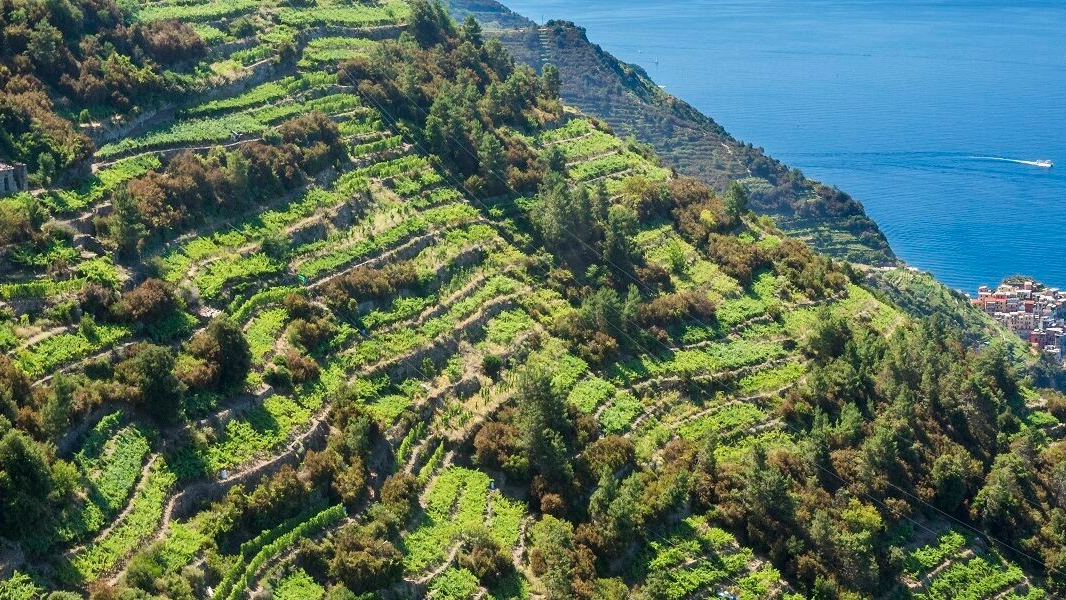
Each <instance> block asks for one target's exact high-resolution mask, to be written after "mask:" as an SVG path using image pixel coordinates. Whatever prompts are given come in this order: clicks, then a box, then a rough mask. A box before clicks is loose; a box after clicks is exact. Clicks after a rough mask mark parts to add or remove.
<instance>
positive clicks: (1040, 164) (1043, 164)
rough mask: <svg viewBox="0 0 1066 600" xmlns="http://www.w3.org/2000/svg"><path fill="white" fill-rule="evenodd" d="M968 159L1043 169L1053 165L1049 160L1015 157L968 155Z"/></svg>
mask: <svg viewBox="0 0 1066 600" xmlns="http://www.w3.org/2000/svg"><path fill="white" fill-rule="evenodd" d="M967 158H969V159H970V160H998V161H1000V162H1009V163H1015V164H1018V165H1029V166H1030V167H1041V168H1044V169H1050V168H1051V167H1054V166H1055V163H1053V162H1051V161H1050V160H1021V159H1017V158H1003V157H1001V156H968V157H967Z"/></svg>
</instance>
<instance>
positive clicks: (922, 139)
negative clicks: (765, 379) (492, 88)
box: [504, 0, 1066, 293]
mask: <svg viewBox="0 0 1066 600" xmlns="http://www.w3.org/2000/svg"><path fill="white" fill-rule="evenodd" d="M504 2H505V4H507V5H508V6H509V7H510V8H512V9H513V10H515V11H517V12H519V13H521V14H523V15H525V16H527V17H529V18H531V19H534V20H536V21H538V22H543V21H544V20H546V19H553V18H556V19H565V20H570V21H574V22H576V23H577V24H578V25H581V26H583V27H585V28H586V29H587V30H588V36H589V38H590V39H591V40H592V41H593V42H595V43H598V44H600V45H601V46H603V47H604V49H606V50H607V51H609V52H611V53H612V54H614V55H616V56H618V57H619V58H621V59H622V60H625V61H627V62H632V63H637V64H640V65H641V66H643V67H645V68H646V70H647V71H648V72H649V73H650V74H651V75H652V77H653V78H654V79H655V80H656V82H658V83H659V84H660V85H662V86H663V87H664V88H666V90H667V91H669V92H671V93H672V94H674V95H676V96H678V97H680V98H682V99H684V100H686V101H688V102H689V103H691V104H692V105H694V106H695V107H697V108H698V109H700V110H701V111H703V112H704V113H706V114H708V115H710V116H711V117H713V118H714V119H715V120H717V121H718V122H719V123H721V124H722V125H723V126H725V128H726V129H727V130H729V132H730V133H732V134H733V135H734V136H735V137H737V138H739V139H741V140H743V141H746V142H751V143H752V144H754V145H756V146H762V147H763V148H765V149H766V151H767V152H768V153H769V154H770V155H772V156H774V157H776V158H778V159H780V160H782V161H784V162H785V163H787V164H789V165H790V166H793V167H798V168H800V169H802V170H803V172H804V173H806V174H807V175H808V176H810V177H813V178H815V179H818V180H821V181H823V182H825V183H827V184H831V185H835V186H837V187H839V188H841V189H842V190H844V191H846V192H848V193H850V194H851V195H853V196H854V197H855V198H857V199H858V200H859V201H861V202H862V203H863V205H864V206H865V207H866V210H867V212H868V213H869V214H870V215H871V216H872V217H873V218H874V219H875V220H876V221H877V223H878V224H879V225H880V226H881V228H882V229H883V230H884V232H885V234H886V235H887V236H888V239H889V242H890V243H891V244H892V248H893V249H894V250H895V251H896V253H897V254H898V255H899V256H900V257H901V258H903V259H904V260H906V261H907V262H908V263H910V264H911V265H913V266H916V267H919V268H921V269H923V270H928V271H931V272H932V273H933V274H934V275H936V276H937V277H938V278H939V279H940V280H941V281H943V282H944V283H946V284H948V285H949V286H951V287H954V288H956V289H960V290H963V291H967V292H971V293H972V292H973V291H974V289H975V288H976V287H977V286H978V285H980V284H982V283H997V282H998V281H999V280H1000V279H1001V278H1003V277H1004V276H1007V275H1011V274H1015V273H1024V274H1029V275H1033V276H1035V277H1037V278H1038V279H1041V280H1043V281H1045V282H1047V283H1049V284H1051V285H1056V286H1060V287H1066V2H1063V1H1062V0H1057V1H1047V0H1026V1H1025V2H1019V1H1017V0H1013V1H1007V0H997V1H993V0H984V1H980V0H954V1H933V0H930V1H916V0H891V1H887V0H853V1H840V2H826V1H805V0H743V1H737V0H726V1H719V0H657V1H654V2H650V1H648V0H641V1H636V0H536V1H534V0H504ZM978 157H981V158H978ZM992 158H999V159H1016V160H1022V161H1025V160H1038V159H1048V160H1052V161H1054V162H1055V163H1056V165H1057V166H1056V168H1053V169H1042V168H1039V167H1036V166H1032V165H1026V164H1022V163H1017V162H1008V161H1006V160H992Z"/></svg>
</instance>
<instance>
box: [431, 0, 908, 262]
mask: <svg viewBox="0 0 1066 600" xmlns="http://www.w3.org/2000/svg"><path fill="white" fill-rule="evenodd" d="M449 5H450V6H451V8H452V10H453V11H454V12H455V13H456V14H457V15H458V16H459V17H460V18H462V17H465V16H466V15H472V16H474V17H476V18H477V19H479V20H480V21H481V23H482V24H483V25H484V26H485V27H486V28H488V29H489V31H490V32H491V33H492V34H493V35H495V36H497V37H498V38H499V39H500V40H501V41H502V42H503V43H504V45H505V46H507V49H508V50H510V51H511V52H512V53H513V54H514V55H515V57H516V58H518V59H519V60H521V61H522V62H525V63H526V64H529V65H531V66H533V67H534V68H536V69H537V70H538V71H539V70H540V69H541V68H543V66H544V65H546V64H552V65H555V66H556V67H558V69H559V71H560V73H561V75H562V80H563V87H562V96H563V99H564V100H565V101H566V102H567V103H569V104H573V105H574V106H577V107H578V108H580V109H581V110H582V111H584V112H586V113H588V114H589V115H592V116H595V117H598V118H601V119H603V120H605V121H607V122H608V123H610V124H611V127H612V128H613V129H614V130H615V132H616V133H618V134H619V135H620V136H630V135H632V136H634V137H636V139H638V140H639V141H641V142H643V143H646V144H649V145H650V146H652V147H653V148H654V149H655V152H656V153H657V154H659V155H660V156H661V157H662V158H663V160H664V161H666V163H667V164H669V165H670V166H672V167H674V168H676V169H677V170H678V171H679V172H680V173H683V174H685V175H689V176H691V177H695V178H697V179H700V180H702V181H704V182H706V183H708V184H710V185H711V186H713V187H715V188H716V189H718V190H719V191H724V190H725V187H726V186H727V185H728V184H729V182H730V181H733V180H741V181H743V182H744V183H745V186H746V187H747V188H748V191H749V193H750V194H751V198H752V207H753V208H754V210H755V211H756V212H758V213H765V214H769V215H771V216H773V217H774V219H776V220H777V222H778V225H779V226H780V227H781V228H782V229H783V230H784V231H785V232H786V233H788V234H789V235H792V236H794V237H799V238H801V239H804V240H806V241H808V242H809V243H810V244H811V245H812V246H814V247H815V248H816V249H818V250H819V251H821V252H824V253H826V254H828V255H830V256H833V257H836V258H842V259H845V260H849V261H851V262H855V263H863V264H872V265H884V264H890V263H892V262H894V260H895V257H894V255H893V254H892V250H891V249H890V248H889V245H888V242H887V240H886V239H885V236H884V234H882V233H881V231H880V229H878V227H877V225H876V224H875V223H874V222H873V221H872V220H871V219H870V218H869V217H867V216H866V213H865V212H864V211H863V209H862V205H860V204H859V203H858V202H856V201H855V200H854V199H852V198H851V197H849V196H848V195H847V194H845V193H843V192H841V191H840V190H837V189H834V188H830V187H828V186H824V185H822V184H820V183H818V182H814V181H811V180H809V179H806V178H805V177H803V175H802V173H800V172H799V171H796V170H792V171H790V170H789V169H788V168H787V167H786V166H785V165H782V164H781V163H780V162H778V161H776V160H774V159H772V158H770V157H768V156H766V155H765V154H764V153H763V151H762V150H761V149H760V148H755V147H753V146H751V145H750V144H744V143H741V142H739V141H737V140H736V139H734V138H733V137H731V136H730V135H729V134H728V133H727V132H726V131H725V129H723V128H722V127H721V126H720V125H719V124H717V123H715V122H714V121H713V120H712V119H711V118H710V117H707V116H705V115H703V114H702V113H700V112H699V111H697V110H696V109H694V108H693V107H692V106H690V105H689V104H687V103H685V102H684V101H682V100H680V99H678V98H675V97H673V96H671V95H670V94H668V93H666V92H665V91H663V90H662V89H661V88H660V87H659V86H658V85H656V84H655V83H654V82H653V81H652V80H651V78H650V77H648V75H647V73H646V72H644V70H643V69H642V68H641V67H639V66H637V65H630V64H626V63H623V62H621V61H619V60H618V59H616V58H615V57H613V56H611V55H610V54H608V53H607V52H604V51H603V49H601V48H600V47H599V46H597V45H594V44H591V43H590V42H589V41H588V38H587V37H586V36H585V31H584V30H583V29H582V28H580V27H578V26H576V25H574V24H573V23H569V22H562V21H553V22H550V23H548V24H546V25H545V26H544V27H539V28H538V27H537V26H536V24H535V23H533V22H532V21H529V20H528V19H525V18H524V17H521V16H520V15H517V14H515V13H513V12H511V11H510V10H509V9H507V8H506V7H504V6H503V5H501V4H499V3H497V2H495V1H493V0H450V2H449Z"/></svg>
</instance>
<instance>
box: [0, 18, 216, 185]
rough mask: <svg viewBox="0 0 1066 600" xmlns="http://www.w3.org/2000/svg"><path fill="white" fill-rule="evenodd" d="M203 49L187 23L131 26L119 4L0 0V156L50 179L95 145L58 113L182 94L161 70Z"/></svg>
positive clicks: (41, 179)
mask: <svg viewBox="0 0 1066 600" xmlns="http://www.w3.org/2000/svg"><path fill="white" fill-rule="evenodd" d="M206 51H207V47H206V45H205V44H204V42H203V40H202V39H200V36H199V35H198V34H197V33H196V32H195V31H194V30H193V28H192V27H190V26H189V25H188V24H187V23H180V22H177V21H157V22H154V23H150V24H144V23H139V24H136V25H134V26H127V25H126V23H125V22H124V20H123V14H122V11H121V9H120V8H119V7H118V5H117V4H116V3H115V2H114V0H50V1H48V2H41V1H37V0H4V1H3V2H0V156H3V157H5V158H7V159H10V160H19V161H22V162H25V163H27V165H28V166H29V170H30V172H31V173H32V174H33V178H34V180H35V181H36V182H39V183H47V182H48V181H50V180H51V179H52V178H53V177H54V176H56V175H57V174H58V173H60V172H61V171H62V170H63V169H64V168H65V167H67V166H69V165H70V164H72V163H74V162H77V161H79V160H82V159H84V158H86V157H88V156H89V154H90V153H91V150H92V144H91V143H90V142H89V139H88V138H86V137H85V136H84V135H82V134H81V133H79V132H78V131H76V129H75V127H74V125H73V124H72V123H71V122H70V121H69V120H67V119H66V118H64V117H62V116H60V115H59V114H57V113H62V114H68V115H69V114H75V113H78V111H81V110H84V111H85V112H84V113H83V114H84V115H86V117H85V118H87V115H88V114H89V113H90V112H102V111H106V112H111V111H115V110H122V111H128V110H130V109H131V108H132V107H133V106H134V105H136V104H138V103H144V102H146V101H148V100H150V99H151V98H152V97H153V96H155V95H158V94H160V93H162V92H165V91H170V92H173V91H177V90H178V89H179V88H178V86H179V84H178V83H177V79H175V78H168V77H166V76H165V75H164V73H163V71H164V69H167V68H171V67H175V66H176V65H178V64H179V63H183V62H189V61H195V60H197V59H199V58H201V57H202V56H204V54H205V53H206Z"/></svg>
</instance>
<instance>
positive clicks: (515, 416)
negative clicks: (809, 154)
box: [0, 0, 1066, 599]
mask: <svg viewBox="0 0 1066 600" xmlns="http://www.w3.org/2000/svg"><path fill="white" fill-rule="evenodd" d="M94 15H95V16H94ZM0 19H2V20H0V25H2V28H0V30H2V32H3V35H4V38H3V44H2V45H0V64H2V65H3V68H2V69H0V87H2V89H3V94H2V96H0V111H2V112H0V116H2V117H3V118H4V119H8V120H10V119H16V118H17V119H18V123H20V125H19V128H17V129H16V128H11V129H5V132H6V136H7V137H6V138H5V140H6V141H5V144H6V145H4V146H3V147H2V154H0V159H2V160H4V161H5V162H6V161H14V160H21V161H23V162H27V163H28V164H29V168H30V170H31V184H32V186H33V188H34V189H32V190H30V191H29V192H22V193H19V194H15V195H11V196H8V197H4V198H2V199H0V247H2V249H3V261H2V267H3V270H2V272H0V300H2V301H3V302H4V306H3V311H2V317H3V318H2V319H0V344H2V345H3V348H4V351H5V352H4V354H3V356H2V357H0V598H35V597H41V596H43V597H48V598H71V597H84V596H90V597H93V598H102V599H103V598H145V597H165V598H202V597H207V596H209V595H210V596H212V597H216V598H220V597H221V598H245V597H250V596H255V597H259V596H267V595H271V596H276V597H279V598H324V597H329V598H352V597H361V596H362V597H383V598H409V597H433V598H534V597H536V598H560V599H562V598H590V599H591V598H634V597H636V598H686V597H705V596H713V595H723V596H725V595H733V596H736V597H742V598H798V597H818V598H854V597H914V598H946V597H955V596H964V597H974V598H977V597H980V598H984V597H1001V598H1018V597H1025V598H1041V597H1056V596H1061V595H1062V593H1063V591H1064V585H1066V580H1064V578H1063V569H1064V568H1066V555H1064V550H1063V548H1064V544H1063V543H1062V542H1063V539H1064V536H1066V513H1064V511H1063V506H1064V502H1066V498H1064V492H1063V491H1064V490H1066V458H1064V456H1066V452H1064V449H1066V448H1064V445H1063V444H1064V443H1063V441H1062V437H1063V431H1064V426H1063V424H1062V420H1063V419H1066V397H1063V396H1062V395H1061V394H1058V393H1056V392H1053V391H1050V390H1043V389H1040V388H1039V385H1038V384H1039V381H1038V378H1037V377H1036V376H1035V375H1034V373H1035V372H1031V373H1028V372H1023V371H1020V370H1019V369H1018V368H1017V366H1016V364H1017V361H1016V360H1015V357H1013V356H1012V352H1011V350H1010V346H1009V345H1008V344H1005V343H995V344H992V345H991V346H989V347H987V348H984V349H981V350H975V349H973V346H972V344H970V343H969V342H968V340H967V339H966V338H965V333H964V331H963V329H961V328H960V326H959V324H958V323H956V322H952V320H950V319H947V318H944V317H943V316H937V315H933V316H932V317H929V318H922V319H918V318H914V317H912V316H911V315H910V314H908V312H905V311H904V310H902V309H901V306H900V302H897V301H895V300H893V299H892V298H891V297H889V296H887V295H885V294H882V293H880V292H878V291H876V290H874V289H873V288H871V287H869V286H868V285H867V284H866V283H865V281H866V280H865V276H864V275H863V273H862V272H860V271H859V270H857V269H855V268H853V267H852V265H851V264H849V263H847V262H843V261H841V260H837V259H833V258H830V257H827V256H825V255H823V254H820V253H818V252H816V251H814V250H812V248H811V247H810V246H808V245H807V244H806V243H804V242H803V241H801V240H798V239H795V238H792V237H789V236H788V235H787V234H786V233H785V232H784V231H782V230H781V229H780V228H779V227H778V226H777V225H776V224H775V222H774V221H773V220H772V219H770V218H768V217H765V216H758V215H756V214H755V213H753V212H752V211H751V210H750V209H751V206H752V203H753V197H754V196H755V193H754V188H752V187H751V186H750V185H746V184H744V183H739V182H731V183H730V184H729V185H728V186H726V187H725V188H724V191H721V192H717V191H715V190H714V189H713V188H711V187H709V186H708V185H707V184H705V183H703V182H700V181H697V180H695V179H691V178H687V177H683V176H678V175H675V174H674V173H673V172H672V170H671V169H670V168H668V167H664V166H663V164H661V162H660V160H659V158H658V157H657V156H656V155H655V154H654V152H652V151H651V150H649V148H648V147H647V146H645V145H642V144H639V143H634V142H632V141H627V140H624V139H621V138H619V137H617V136H616V135H614V134H613V133H611V131H612V129H614V128H612V127H608V126H607V125H605V124H604V123H603V122H602V121H600V120H597V119H595V118H591V117H589V116H586V115H585V114H583V113H582V112H581V111H580V110H578V109H574V108H569V107H567V106H566V105H565V104H564V102H563V101H562V100H561V99H560V94H561V92H562V90H563V86H564V80H563V79H562V77H561V72H560V70H558V69H554V68H547V67H545V68H544V69H543V72H542V73H539V74H538V73H536V72H534V71H533V70H532V69H531V68H530V67H528V66H525V65H523V64H521V63H519V62H516V61H515V59H514V58H513V57H512V56H511V55H510V54H509V53H508V52H507V51H506V49H505V48H504V47H503V46H502V44H501V43H500V42H499V41H497V40H495V39H493V38H491V37H489V36H487V35H486V34H485V32H484V31H483V30H482V28H481V27H480V26H479V25H478V23H477V22H476V21H473V20H465V21H464V22H463V23H462V24H461V25H460V24H456V23H455V22H454V21H452V20H451V18H450V17H449V16H448V14H447V12H446V11H445V10H444V9H443V8H442V7H441V5H439V4H431V3H427V2H425V1H424V0H412V1H411V2H402V1H399V0H384V1H382V2H369V3H360V2H349V1H346V0H308V1H303V2H295V3H289V2H278V3H274V2H259V1H247V2H245V1H243V0H241V1H234V0H163V1H153V2H146V1H145V2H140V1H138V0H125V1H123V2H122V3H121V5H116V4H113V3H111V2H110V1H109V0H77V1H73V0H72V1H70V2H62V1H57V2H49V3H43V4H42V3H38V2H25V3H22V2H13V1H10V0H9V1H7V2H4V3H0ZM94 77H97V78H99V77H102V78H104V80H105V81H108V82H110V83H108V84H106V85H104V89H106V90H108V91H109V93H100V94H97V93H93V94H85V93H82V92H80V91H79V90H82V89H90V88H91V87H92V86H90V85H89V84H90V83H92V82H93V81H94ZM108 78H111V79H108ZM78 82H81V83H78ZM116 90H117V91H119V92H121V93H120V96H121V97H116V96H114V95H113V93H110V92H113V91H116ZM25 94H30V96H29V97H27V96H26V95H25ZM6 122H14V121H5V123H6ZM42 149H47V152H48V153H49V154H50V155H52V156H53V158H52V159H51V162H49V160H48V159H45V160H44V161H43V162H42V161H41V160H39V159H38V160H37V162H33V160H32V159H33V157H35V156H40V154H39V152H42V151H44V150H42ZM748 183H749V184H750V183H751V182H748ZM918 304H919V305H921V306H923V307H924V306H926V305H927V304H928V303H927V302H925V301H922V302H919V303H918ZM942 307H943V308H942V309H941V313H944V314H949V315H950V314H951V309H950V303H947V302H945V303H942Z"/></svg>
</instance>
